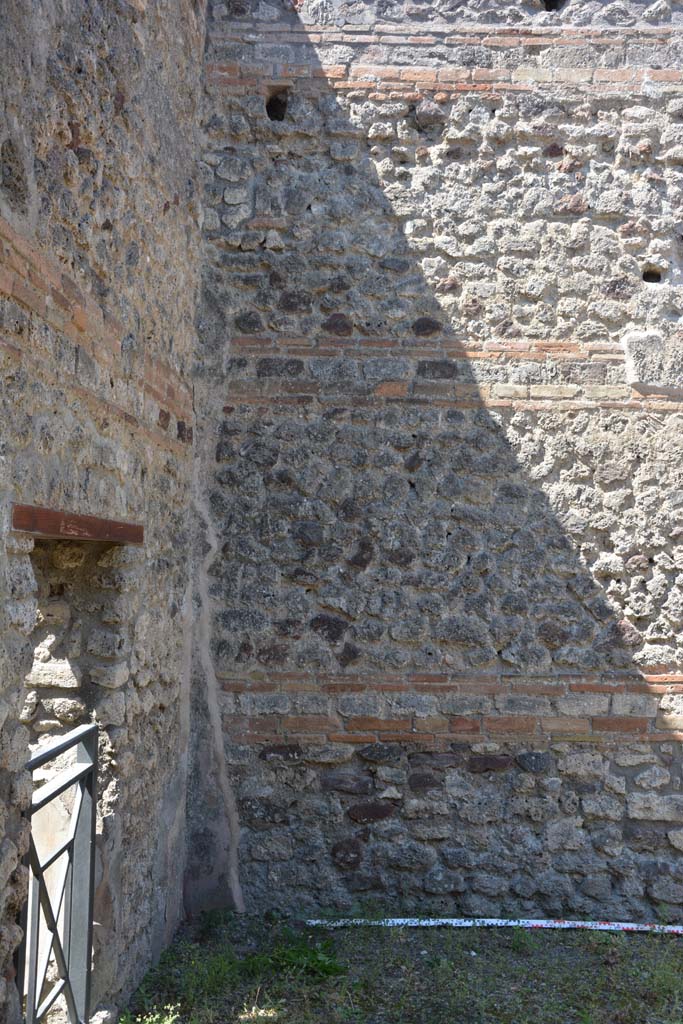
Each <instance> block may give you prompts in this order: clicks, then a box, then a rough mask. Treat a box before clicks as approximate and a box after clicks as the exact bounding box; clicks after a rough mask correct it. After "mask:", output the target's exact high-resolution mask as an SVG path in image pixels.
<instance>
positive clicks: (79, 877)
mask: <svg viewBox="0 0 683 1024" xmlns="http://www.w3.org/2000/svg"><path fill="white" fill-rule="evenodd" d="M76 760H77V762H78V763H84V762H85V763H88V762H90V763H91V764H92V770H91V771H90V772H88V774H87V775H86V777H85V778H84V779H83V780H82V781H81V782H80V783H79V785H80V786H81V806H80V813H79V815H78V821H77V822H76V828H75V831H74V842H73V859H72V862H71V876H72V877H71V885H72V890H71V891H72V893H73V901H72V905H71V915H70V921H69V924H70V929H69V935H68V937H67V942H68V943H69V977H70V981H71V988H72V990H73V994H74V1002H75V1004H76V1012H77V1014H78V1020H79V1024H80V1022H83V1024H87V1021H88V1017H89V1015H90V969H91V960H92V933H93V921H92V916H93V901H94V895H95V825H96V811H97V807H96V799H95V786H96V784H97V733H96V732H93V733H91V734H90V735H89V736H86V737H85V738H84V740H83V742H82V743H79V745H78V750H77V755H76Z"/></svg>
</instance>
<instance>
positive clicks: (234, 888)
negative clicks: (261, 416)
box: [194, 460, 244, 914]
mask: <svg viewBox="0 0 683 1024" xmlns="http://www.w3.org/2000/svg"><path fill="white" fill-rule="evenodd" d="M194 477H195V479H194V507H195V509H196V511H197V514H198V516H199V517H200V518H201V519H203V520H204V522H205V523H206V531H205V534H204V536H205V538H206V543H207V544H208V547H209V550H208V552H207V553H206V555H205V556H204V558H203V559H202V561H201V565H200V567H199V571H198V573H197V590H198V593H199V613H198V616H197V620H196V630H197V649H198V653H199V660H200V663H201V666H202V671H203V674H204V679H205V682H206V707H207V710H208V714H209V722H210V728H211V734H212V736H213V741H214V755H215V762H216V776H217V780H218V785H219V788H220V793H221V796H222V799H223V809H224V812H225V821H226V825H227V832H228V834H227V837H226V845H225V857H226V873H227V878H228V886H229V889H230V895H231V897H232V901H233V903H234V905H235V910H236V911H237V912H238V913H240V914H241V913H244V897H243V896H242V887H241V885H240V879H239V867H238V850H239V839H240V823H239V817H238V814H237V801H236V800H235V795H234V793H233V791H232V787H231V785H230V780H229V778H228V769H227V764H226V759H225V748H224V745H223V723H222V719H221V713H220V709H219V706H218V680H217V678H216V670H215V668H214V664H213V658H212V657H211V646H210V645H211V598H210V596H209V586H208V577H209V569H210V567H211V563H212V562H213V560H214V558H215V556H216V552H217V550H218V538H217V536H216V531H215V529H214V527H213V523H212V522H211V514H210V512H209V509H208V507H207V505H206V502H205V501H204V500H203V494H202V488H201V486H200V480H199V460H197V461H196V462H195V467H194Z"/></svg>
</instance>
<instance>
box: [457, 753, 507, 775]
mask: <svg viewBox="0 0 683 1024" xmlns="http://www.w3.org/2000/svg"><path fill="white" fill-rule="evenodd" d="M512 765H513V760H512V758H511V757H510V756H509V755H508V754H472V756H471V757H470V759H469V761H468V762H467V768H468V771H471V772H477V773H481V772H506V771H508V770H509V769H510V768H512Z"/></svg>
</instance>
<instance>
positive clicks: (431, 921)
mask: <svg viewBox="0 0 683 1024" xmlns="http://www.w3.org/2000/svg"><path fill="white" fill-rule="evenodd" d="M306 924H307V925H308V926H309V927H315V928H352V927H364V928H366V927H367V928H530V929H541V930H543V929H547V930H550V931H569V930H571V929H579V930H583V931H589V932H654V933H658V934H662V935H683V925H676V924H637V923H636V922H633V921H565V920H562V919H560V918H558V919H555V920H552V919H551V920H535V919H534V918H526V917H515V918H503V917H384V918H377V919H373V918H366V917H342V918H339V919H337V920H333V919H329V920H327V919H322V918H320V919H318V918H311V919H310V920H308V921H306Z"/></svg>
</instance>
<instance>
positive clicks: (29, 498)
mask: <svg viewBox="0 0 683 1024" xmlns="http://www.w3.org/2000/svg"><path fill="white" fill-rule="evenodd" d="M1 6H2V15H1V17H0V21H1V22H2V31H1V33H0V67H1V68H2V77H1V84H0V165H1V168H2V175H1V178H0V360H1V363H2V386H1V388H0V403H1V411H0V420H1V422H2V427H1V428H0V430H1V431H2V433H1V435H0V450H1V452H2V470H1V471H2V481H3V485H2V488H1V494H2V497H1V499H0V501H1V503H2V509H1V510H0V515H1V522H2V531H1V532H2V550H3V561H2V565H1V571H0V593H1V596H2V602H1V605H2V612H1V613H0V614H1V615H2V616H3V618H2V622H1V623H0V632H1V634H2V641H3V642H2V645H1V646H0V670H1V671H0V677H1V682H0V686H1V687H2V693H1V697H2V702H1V703H0V708H1V709H2V724H3V729H2V741H1V748H0V767H1V768H2V773H3V774H2V785H1V788H0V828H1V830H2V835H3V838H2V846H0V881H1V883H2V884H1V886H0V892H2V909H1V911H0V961H1V964H2V974H1V977H2V979H3V980H2V985H3V989H2V992H1V993H0V1007H1V1008H0V1018H2V1019H3V1020H4V1019H5V1016H6V1015H9V1016H10V1018H12V1015H13V1014H16V1012H17V1007H16V995H15V989H14V985H13V983H12V980H11V979H12V969H11V964H12V960H11V958H12V954H13V952H14V949H15V947H16V945H17V942H18V941H19V938H20V933H19V929H18V927H17V925H16V919H17V913H18V909H19V906H20V904H21V901H22V899H23V896H24V892H25V878H24V875H23V869H22V868H21V867H19V860H20V858H21V856H22V854H23V853H24V850H25V848H26V833H25V825H24V823H23V822H22V819H21V812H22V810H23V809H24V808H25V807H26V805H27V801H28V798H29V795H30V790H29V780H28V779H27V777H26V776H25V774H23V772H22V766H23V764H24V762H25V761H26V758H27V755H28V751H29V744H30V743H31V742H33V741H36V740H38V739H39V738H40V737H41V736H44V735H46V734H47V735H53V734H54V733H56V732H57V733H58V732H62V731H65V730H66V729H68V728H69V727H71V726H72V725H73V724H75V723H77V722H81V721H84V720H87V719H88V718H94V719H95V720H97V721H98V722H99V723H100V724H101V726H102V727H103V732H102V740H101V754H102V765H103V768H102V776H101V779H100V784H101V787H102V791H101V792H102V795H101V801H100V817H99V824H98V832H99V844H98V868H97V882H98V890H97V901H96V922H97V924H96V959H95V963H96V973H95V990H94V1003H95V1004H96V1003H97V1002H98V1001H100V1000H102V999H107V1000H108V999H110V998H114V997H115V996H116V994H117V993H119V992H121V991H126V990H129V989H130V987H131V985H132V984H134V983H135V982H136V981H137V980H138V979H139V977H140V975H141V973H142V972H143V971H144V969H145V967H146V965H147V964H148V963H149V961H150V958H151V957H152V956H153V955H154V954H155V952H158V950H159V949H160V948H161V946H162V945H163V943H164V942H165V941H166V940H167V939H168V937H169V936H170V934H171V933H172V931H173V928H174V926H175V924H176V923H177V921H178V918H179V915H180V913H181V902H182V897H181V878H182V864H183V850H184V798H183V789H184V779H185V755H184V752H183V751H184V746H185V738H186V734H187V727H188V726H187V719H188V693H187V690H188V677H187V667H186V661H187V659H186V656H185V653H184V633H185V631H186V628H185V627H186V621H185V619H186V604H187V600H188V577H189V572H188V559H189V511H188V510H189V484H190V479H191V449H192V443H191V442H192V420H193V409H192V394H191V384H190V379H189V375H190V370H191V364H192V357H193V348H194V324H193V320H194V310H195V304H196V277H197V275H196V267H197V248H198V247H197V241H198V219H199V211H198V202H197V191H196V187H195V168H196V161H195V146H194V137H193V130H194V124H195V121H196V107H197V100H198V81H199V73H200V62H201V51H202V45H203V9H202V4H201V3H195V2H194V0H183V2H182V3H177V4H172V5H168V4H161V3H157V2H154V0H149V2H146V0H131V2H127V0H120V2H116V3H99V2H91V0H88V2H77V3H70V4H61V3H58V2H52V0H45V2H43V3H40V4H24V3H21V2H16V3H14V2H12V0H5V2H4V3H2V5H1ZM12 501H17V502H24V503H28V504H36V505H45V506H50V507H52V508H56V509H64V510H66V511H69V512H79V513H88V514H91V515H96V516H105V517H109V518H114V519H124V520H131V521H137V522H141V523H143V524H144V526H145V531H146V539H145V545H144V547H143V548H140V549H125V548H105V549H102V548H94V547H87V546H86V545H75V546H74V545H71V546H64V545H59V544H50V545H47V546H44V545H42V544H41V545H39V548H38V549H37V550H36V552H34V555H33V560H31V549H32V546H33V544H32V541H31V540H30V539H26V538H23V537H21V536H18V535H12V534H11V533H9V532H8V526H9V506H10V503H11V502H12ZM5 556H6V557H5ZM24 677H28V678H27V680H26V682H24ZM7 1000H9V1002H7Z"/></svg>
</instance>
